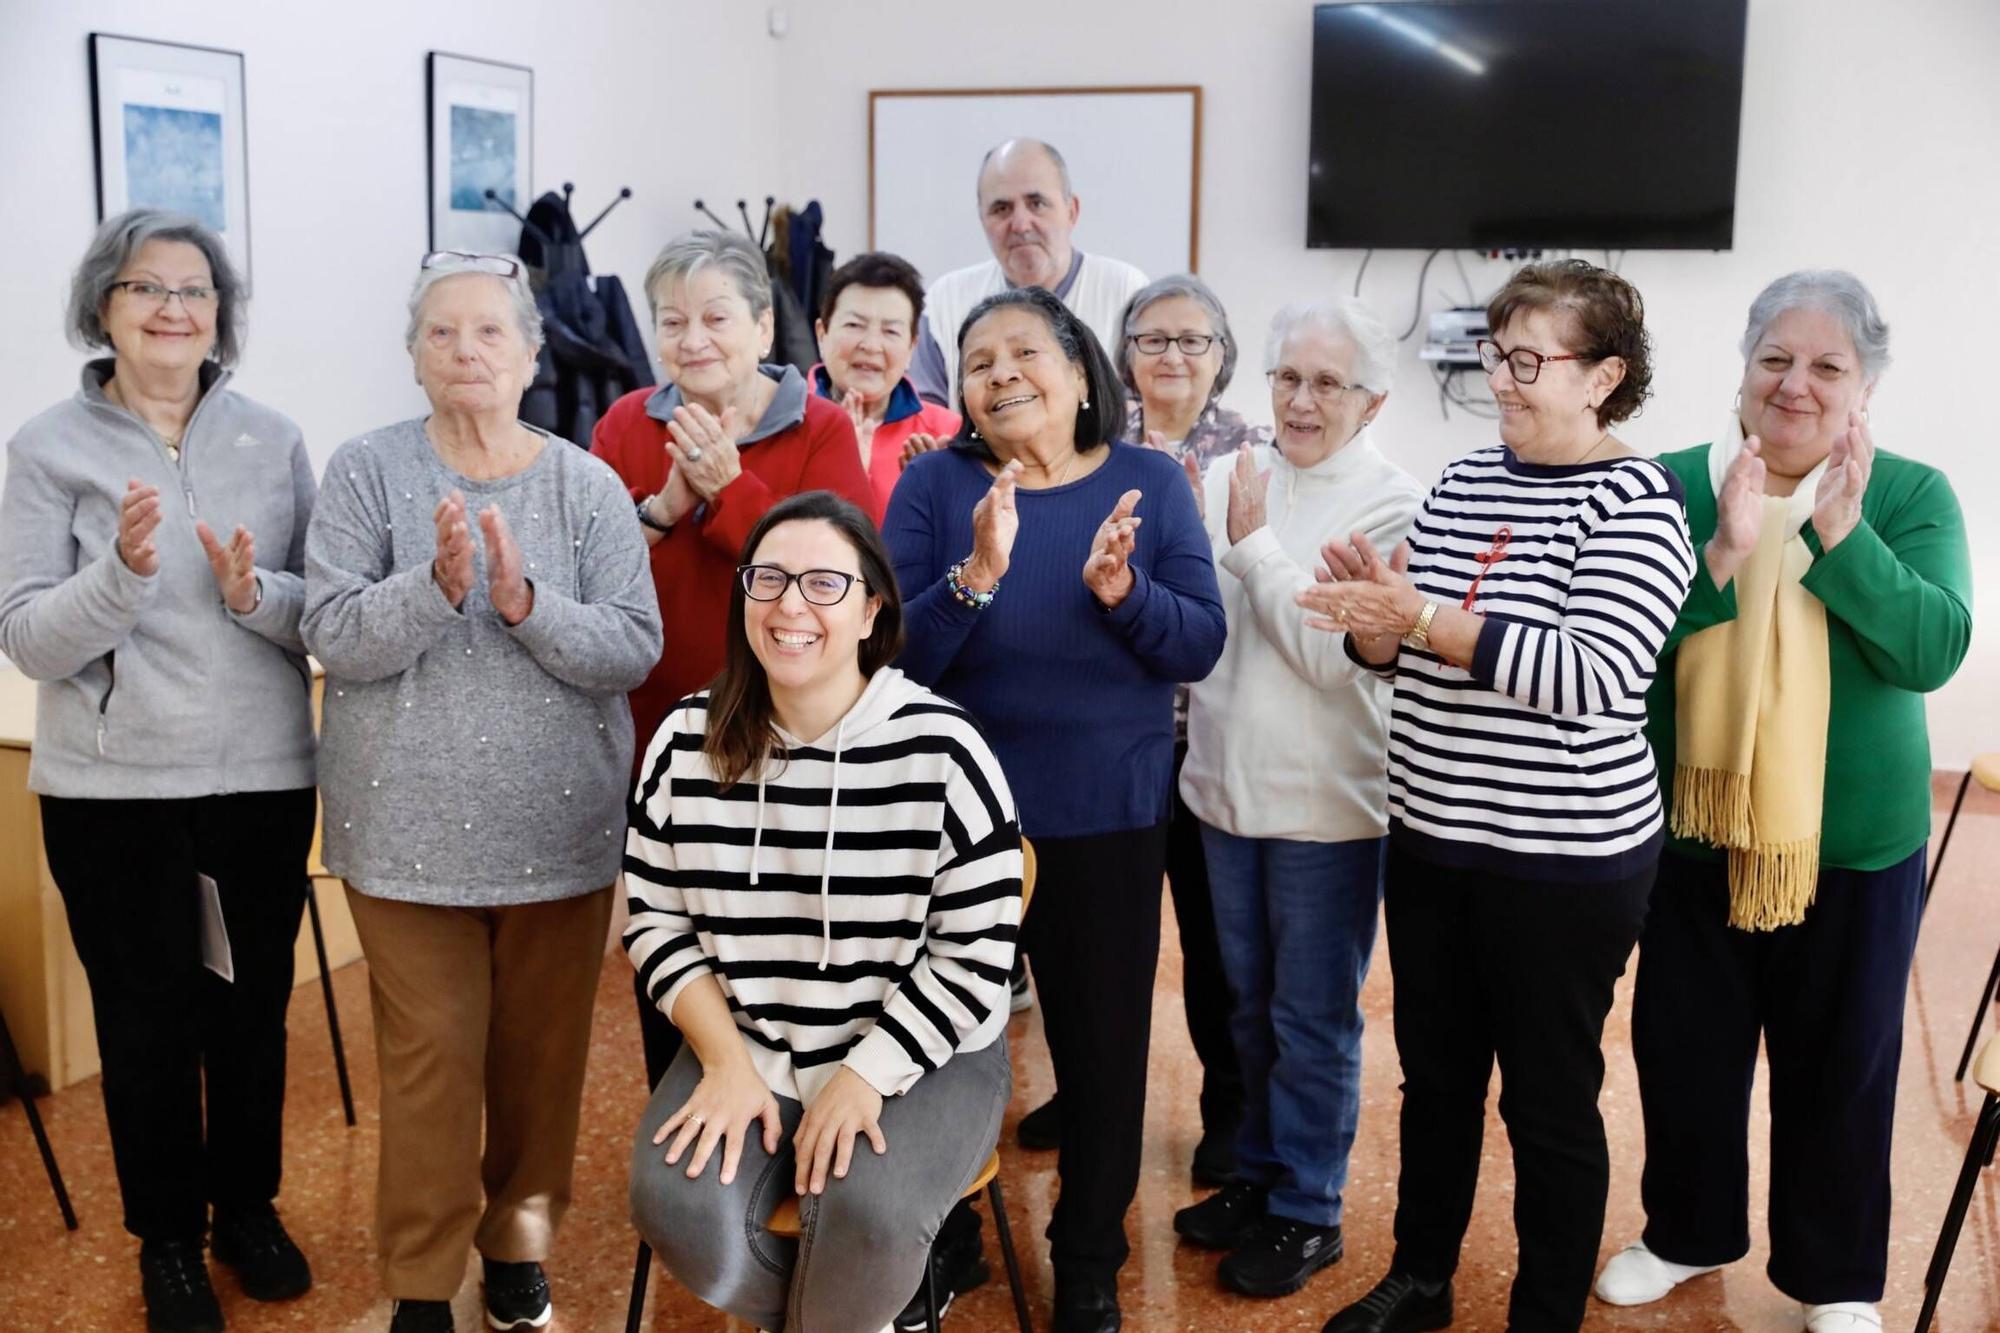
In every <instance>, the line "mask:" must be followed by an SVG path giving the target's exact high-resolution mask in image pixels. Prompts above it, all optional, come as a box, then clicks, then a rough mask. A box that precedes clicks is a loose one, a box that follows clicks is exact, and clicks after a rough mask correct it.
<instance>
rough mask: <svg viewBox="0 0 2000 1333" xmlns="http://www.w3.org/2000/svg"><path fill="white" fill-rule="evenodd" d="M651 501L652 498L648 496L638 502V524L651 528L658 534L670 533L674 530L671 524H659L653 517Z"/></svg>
mask: <svg viewBox="0 0 2000 1333" xmlns="http://www.w3.org/2000/svg"><path fill="white" fill-rule="evenodd" d="M653 500H654V497H653V496H650V495H649V496H647V497H646V498H645V499H643V500H641V501H639V503H638V506H637V510H638V514H639V522H640V523H642V524H644V525H645V526H646V527H649V528H651V529H652V530H653V531H655V532H660V533H667V532H672V531H673V530H674V525H673V524H671V523H662V522H660V520H658V519H657V518H654V517H653V511H652V507H653Z"/></svg>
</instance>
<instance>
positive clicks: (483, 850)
mask: <svg viewBox="0 0 2000 1333" xmlns="http://www.w3.org/2000/svg"><path fill="white" fill-rule="evenodd" d="M454 488H456V489H458V490H459V491H461V492H463V493H464V495H465V501H466V509H467V511H468V513H469V515H470V516H472V517H473V519H474V524H473V532H472V536H473V547H474V556H473V559H474V566H475V577H474V581H473V586H472V590H471V591H470V592H469V593H467V594H466V597H465V601H464V603H463V604H462V606H461V607H459V608H458V609H454V608H453V607H452V605H451V603H449V602H447V601H446V600H445V598H444V594H443V593H442V592H441V591H439V589H438V586H437V584H436V582H435V581H434V580H433V579H432V578H431V561H432V559H433V558H434V557H435V555H436V553H437V549H436V528H435V525H434V524H433V522H432V519H431V514H432V511H433V510H434V509H435V508H436V507H437V504H438V501H439V500H441V499H443V498H444V497H445V495H446V494H448V493H449V492H450V491H451V490H452V489H454ZM488 505H497V506H499V508H500V511H501V513H502V514H504V515H505V516H506V519H507V524H508V526H509V528H511V529H512V531H513V534H514V540H515V542H516V543H517V544H518V545H519V546H520V548H521V558H522V560H523V562H524V564H525V565H526V569H525V571H524V572H525V573H526V575H527V578H528V581H529V582H530V583H531V584H532V585H533V586H534V590H535V600H534V608H533V610H532V611H530V613H529V615H528V618H527V619H526V620H523V621H522V622H521V623H520V624H519V625H514V626H509V625H508V624H507V623H506V622H505V621H504V620H502V619H501V618H500V615H499V613H498V612H497V611H495V610H494V609H493V604H492V602H491V601H490V600H489V598H488V596H487V591H486V553H485V543H484V537H483V536H482V534H481V532H480V530H479V527H478V524H477V515H478V513H479V511H480V510H483V509H485V508H486V507H487V506H488ZM305 555H306V602H305V613H304V617H303V619H302V620H301V622H300V632H301V634H302V635H303V636H304V638H305V642H306V646H307V647H308V648H309V649H311V651H312V652H313V654H314V655H315V656H316V657H318V658H319V660H320V661H321V662H322V663H323V664H324V665H325V667H326V672H327V680H326V702H325V713H324V720H323V723H322V727H321V736H320V766H319V775H320V794H321V798H322V800H323V802H324V820H325V825H324V827H325V834H324V839H323V849H324V856H325V860H326V865H327V868H328V869H329V870H331V871H333V873H335V874H337V875H339V876H341V877H342V878H344V879H346V880H347V881H348V882H349V883H350V884H352V885H353V886H354V887H355V888H356V889H358V890H360V891H361V892H363V893H366V894H369V895H370V896H372V897H379V898H392V899H397V900H400V901H404V902H416V903H428V904H434V905H439V906H453V907H506V906H512V905H516V904H520V903H530V902H544V901H548V900H551V899H557V898H567V897H573V896H576V895H578V894H584V893H589V892H591V891H593V890H596V889H601V888H603V887H605V886H606V885H608V884H611V883H613V882H614V881H615V880H616V879H617V878H618V870H619V861H620V856H621V853H622V851H623V846H624V834H625V804H626V779H627V775H628V774H629V773H630V772H631V767H632V746H633V737H632V715H631V712H630V710H629V709H628V708H627V707H626V703H625V695H626V692H627V691H628V690H630V689H631V688H632V687H633V686H635V685H637V684H638V683H639V682H640V681H642V680H644V679H645V678H646V673H647V672H649V671H650V670H652V667H653V664H654V662H656V661H657V660H658V659H659V656H660V616H659V604H658V599H657V598H656V597H655V595H654V592H653V579H652V571H651V567H650V565H649V564H648V562H647V559H646V542H645V538H644V537H643V536H642V535H641V534H640V531H639V524H638V520H637V519H636V518H635V517H634V516H633V513H632V501H631V500H630V498H629V497H628V496H627V495H626V492H625V488H624V486H623V484H622V483H620V482H619V480H618V477H617V475H616V474H615V473H613V472H612V470H611V469H610V468H609V467H608V466H606V465H605V464H604V463H602V462H601V461H599V460H598V459H595V458H592V457H591V456H590V455H589V454H587V453H585V452H584V451H583V450H581V449H577V448H575V447H573V446H571V445H569V444H568V443H566V442H565V441H562V440H558V439H555V438H554V437H547V438H546V439H545V440H544V443H543V446H542V451H541V453H540V454H539V455H537V456H536V458H535V460H534V462H533V463H531V464H529V465H528V467H526V468H525V469H523V470H522V471H520V472H518V473H516V474H515V475H513V476H511V477H504V478H501V479H500V480H498V481H472V480H469V479H467V478H466V477H463V476H461V475H459V474H458V473H456V472H453V471H452V470H450V469H449V468H447V467H446V466H445V465H444V463H443V461H442V460H440V459H439V457H438V456H437V453H436V451H435V450H434V449H432V447H431V444H430V441H429V439H428V438H427V437H426V436H425V433H424V424H423V422H422V421H406V422H402V423H400V424H398V425H394V426H390V427H387V428H386V429H383V430H377V431H372V432H370V433H369V434H367V435H365V436H363V437H361V438H359V439H356V440H350V441H348V442H347V443H346V444H343V445H342V446H341V447H340V448H339V450H338V451H337V452H335V454H334V456H333V459H332V461H331V462H329V463H328V464H327V469H326V474H325V476H324V478H323V487H322V489H321V492H320V503H319V505H318V507H317V508H316V509H315V510H314V512H313V521H312V526H311V528H310V530H309V531H308V532H307V535H306V551H305Z"/></svg>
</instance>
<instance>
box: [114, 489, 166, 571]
mask: <svg viewBox="0 0 2000 1333" xmlns="http://www.w3.org/2000/svg"><path fill="white" fill-rule="evenodd" d="M160 513H161V510H160V488H159V487H157V486H147V485H145V484H143V483H141V482H140V481H139V480H138V478H136V477H135V478H133V479H132V480H131V481H128V482H126V483H125V498H124V499H123V500H121V501H119V503H118V558H119V559H120V560H122V561H124V562H125V568H127V569H129V570H131V571H132V572H133V573H134V574H137V575H138V576H139V577H140V578H142V579H144V578H151V577H152V576H153V575H155V574H157V573H159V572H160V548H159V547H157V546H155V545H154V544H153V533H154V531H155V530H156V529H157V528H158V527H159V526H160Z"/></svg>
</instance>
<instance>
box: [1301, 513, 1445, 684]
mask: <svg viewBox="0 0 2000 1333" xmlns="http://www.w3.org/2000/svg"><path fill="white" fill-rule="evenodd" d="M1320 559H1321V560H1322V561H1323V562H1324V563H1323V565H1322V566H1321V567H1320V569H1318V570H1317V571H1315V573H1314V580H1315V581H1314V583H1313V585H1312V586H1311V587H1310V588H1305V589H1302V590H1301V591H1300V592H1299V594H1298V596H1297V598H1296V599H1295V600H1296V601H1297V602H1298V604H1299V605H1300V606H1302V607H1304V608H1305V609H1306V611H1307V612H1308V614H1307V616H1306V624H1308V625H1310V626H1312V627H1313V628H1314V629H1322V630H1328V631H1330V632H1333V633H1347V634H1352V635H1353V636H1354V638H1355V641H1356V647H1358V648H1359V649H1360V650H1361V652H1362V655H1363V656H1364V657H1367V658H1368V659H1369V660H1370V661H1384V660H1387V657H1388V656H1390V655H1393V649H1394V645H1395V642H1396V640H1398V639H1400V638H1402V637H1403V635H1404V634H1405V633H1407V632H1408V631H1409V628H1410V626H1411V625H1412V624H1414V623H1415V621H1416V618H1417V616H1418V615H1420V614H1422V611H1423V595H1422V594H1421V593H1419V592H1418V591H1417V588H1416V585H1415V584H1413V583H1411V582H1410V577H1409V572H1408V571H1409V568H1410V544H1409V543H1408V542H1402V543H1400V544H1398V545H1397V547H1396V550H1395V552H1394V553H1393V554H1392V555H1391V556H1390V558H1389V559H1387V560H1384V559H1383V558H1382V556H1381V554H1380V553H1379V552H1377V551H1376V549H1375V544H1374V543H1373V542H1371V541H1369V540H1368V535H1367V534H1366V533H1362V532H1357V533H1354V534H1352V535H1351V536H1350V538H1349V539H1348V540H1347V541H1345V542H1342V541H1338V540H1335V541H1330V542H1327V543H1326V544H1325V545H1324V546H1322V547H1321V548H1320ZM1412 603H1415V605H1414V607H1413V606H1412Z"/></svg>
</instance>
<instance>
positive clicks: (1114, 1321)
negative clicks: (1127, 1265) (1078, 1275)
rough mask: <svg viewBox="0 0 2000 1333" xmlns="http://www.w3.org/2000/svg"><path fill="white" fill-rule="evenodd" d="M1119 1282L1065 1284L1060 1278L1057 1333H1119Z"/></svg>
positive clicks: (1122, 1323)
mask: <svg viewBox="0 0 2000 1333" xmlns="http://www.w3.org/2000/svg"><path fill="white" fill-rule="evenodd" d="M1124 1327H1125V1315H1124V1312H1123V1311H1121V1310H1120V1309H1119V1308H1118V1282H1117V1279H1115V1278H1113V1279H1111V1280H1109V1281H1078V1280H1074V1279H1072V1280H1065V1279H1064V1278H1063V1276H1062V1275H1061V1274H1058V1275H1057V1276H1056V1310H1055V1323H1054V1329H1055V1333H1119V1330H1120V1329H1122V1328H1124Z"/></svg>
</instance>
